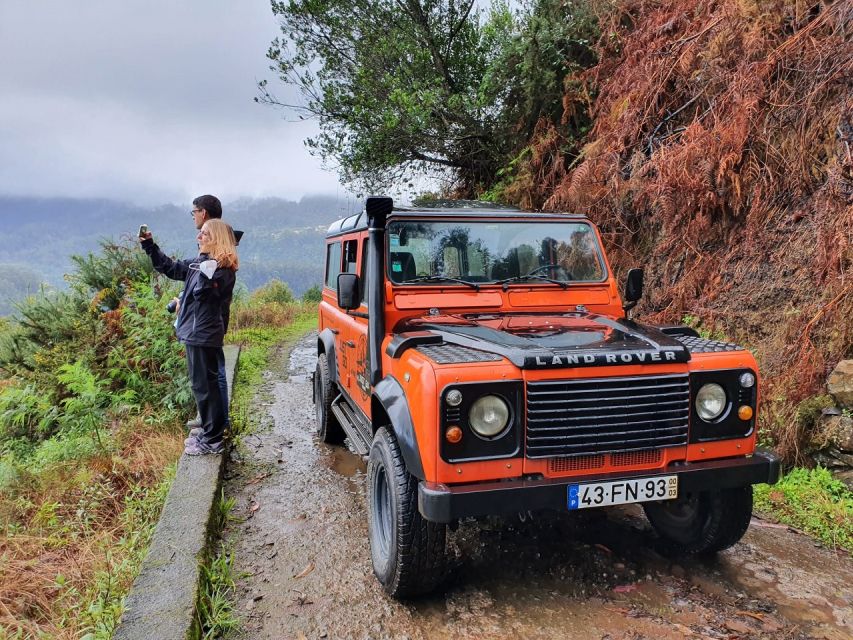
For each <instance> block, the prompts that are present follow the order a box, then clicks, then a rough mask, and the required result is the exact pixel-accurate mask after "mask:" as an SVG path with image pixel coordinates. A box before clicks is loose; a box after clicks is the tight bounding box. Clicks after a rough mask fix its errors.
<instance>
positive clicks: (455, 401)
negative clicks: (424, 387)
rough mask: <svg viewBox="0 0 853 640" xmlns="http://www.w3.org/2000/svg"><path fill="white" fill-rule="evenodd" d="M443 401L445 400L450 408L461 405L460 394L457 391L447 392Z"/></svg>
mask: <svg viewBox="0 0 853 640" xmlns="http://www.w3.org/2000/svg"><path fill="white" fill-rule="evenodd" d="M444 399H445V400H447V404H449V405H450V406H451V407H458V406H459V405H460V404H462V392H461V391H460V390H459V389H451V390H450V391H448V392H447V395H446V396H445V397H444Z"/></svg>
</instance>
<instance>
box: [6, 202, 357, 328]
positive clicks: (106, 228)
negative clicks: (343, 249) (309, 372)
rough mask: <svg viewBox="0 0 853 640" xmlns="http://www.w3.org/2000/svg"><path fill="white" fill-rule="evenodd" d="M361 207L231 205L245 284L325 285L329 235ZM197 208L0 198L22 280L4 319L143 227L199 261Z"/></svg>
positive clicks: (10, 292) (14, 273) (9, 261)
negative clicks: (74, 264)
mask: <svg viewBox="0 0 853 640" xmlns="http://www.w3.org/2000/svg"><path fill="white" fill-rule="evenodd" d="M360 206H361V203H359V202H354V201H352V200H350V201H346V200H343V199H339V198H336V197H334V196H306V197H304V198H302V199H301V200H299V201H292V200H285V199H282V198H263V199H254V198H241V199H238V200H235V201H233V202H227V203H224V204H223V219H225V220H226V221H227V222H228V223H230V224H231V225H232V226H233V227H234V228H235V229H241V230H243V231H244V232H245V236H244V239H243V241H242V243H241V245H240V250H239V252H240V261H241V268H240V272H239V274H238V280H239V281H240V282H242V283H243V284H245V285H246V286H247V287H249V288H250V289H254V288H256V287H258V286H260V285H261V284H263V283H264V282H266V281H267V280H269V279H270V278H273V277H277V278H280V279H282V280H284V281H286V282H288V283H289V284H290V286H291V288H292V289H293V290H294V293H296V294H297V295H299V294H301V293H302V292H303V291H304V290H305V289H307V288H308V287H310V286H312V285H313V284H319V283H320V281H321V279H322V271H323V232H324V231H325V228H326V227H327V226H328V225H329V223H331V222H333V221H334V220H337V219H338V218H341V217H344V216H345V215H349V214H350V213H352V212H353V211H354V210H357V209H358V208H360ZM190 209H191V205H190V203H189V202H188V203H187V204H186V205H185V206H177V205H173V204H168V205H161V206H157V207H150V208H146V207H138V206H134V205H132V204H127V203H124V202H120V201H115V200H108V199H85V200H83V199H70V198H45V199H41V198H22V197H4V196H0V238H2V240H3V242H2V243H0V269H3V271H4V272H5V273H7V274H11V278H13V279H15V282H7V283H6V284H5V286H4V285H0V314H3V313H8V312H9V310H10V300H11V299H12V298H20V297H21V296H22V295H26V292H27V291H32V290H33V282H34V281H42V282H45V283H47V284H49V285H51V286H53V287H61V286H63V283H64V281H63V275H64V274H65V273H67V272H68V271H69V270H70V269H71V259H70V257H71V256H72V255H75V254H76V255H79V254H85V253H88V252H91V251H97V250H98V247H99V241H100V240H101V239H103V238H111V239H113V240H121V239H123V238H134V237H135V236H136V233H137V230H138V229H139V225H140V224H147V225H148V226H149V228H150V229H151V231H152V232H153V233H154V237H155V240H156V241H157V242H158V244H160V246H161V247H162V248H163V249H164V250H165V251H167V252H168V253H173V254H176V255H179V256H182V257H186V256H190V255H194V254H195V252H196V250H197V248H196V242H195V235H196V231H195V227H194V226H193V223H192V219H191V217H190ZM18 280H20V281H21V282H18Z"/></svg>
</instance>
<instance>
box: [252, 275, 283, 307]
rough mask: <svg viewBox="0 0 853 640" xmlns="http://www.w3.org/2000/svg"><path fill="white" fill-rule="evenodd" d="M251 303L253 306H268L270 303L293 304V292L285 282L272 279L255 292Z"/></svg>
mask: <svg viewBox="0 0 853 640" xmlns="http://www.w3.org/2000/svg"><path fill="white" fill-rule="evenodd" d="M251 302H252V303H253V304H269V303H271V302H276V303H278V304H290V303H291V302H293V292H292V291H291V290H290V287H289V286H288V285H287V283H286V282H282V281H281V280H279V279H278V278H273V279H272V280H270V281H269V282H267V283H266V284H265V285H264V286H263V287H261V288H260V289H256V290H255V292H254V293H253V294H252V297H251Z"/></svg>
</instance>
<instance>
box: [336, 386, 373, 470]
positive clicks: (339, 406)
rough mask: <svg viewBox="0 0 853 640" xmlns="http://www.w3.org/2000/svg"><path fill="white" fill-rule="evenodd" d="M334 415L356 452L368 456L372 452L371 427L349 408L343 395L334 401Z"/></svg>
mask: <svg viewBox="0 0 853 640" xmlns="http://www.w3.org/2000/svg"><path fill="white" fill-rule="evenodd" d="M332 413H333V414H335V417H336V418H337V419H338V422H339V423H340V425H341V427H342V428H343V430H344V433H346V434H347V438H349V441H350V443H351V444H352V447H353V449H355V452H356V453H357V454H358V455H360V456H366V455H367V454H368V453H369V452H370V441H371V439H372V438H371V430H370V427H369V426H368V425H366V424H365V423H364V420H363V419H362V418H361V416H359V415H358V413H357V412H356V411H354V410H353V408H352V407H350V406H349V403H348V402H347V401H346V399H345V398H344V396H343V394H340V395H339V396H338V397H337V398H335V399H334V400H333V401H332Z"/></svg>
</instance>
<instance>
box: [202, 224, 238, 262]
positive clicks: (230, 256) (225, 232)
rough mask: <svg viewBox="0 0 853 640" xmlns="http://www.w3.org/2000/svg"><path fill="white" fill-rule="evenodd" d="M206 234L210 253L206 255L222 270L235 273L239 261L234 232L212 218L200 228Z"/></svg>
mask: <svg viewBox="0 0 853 640" xmlns="http://www.w3.org/2000/svg"><path fill="white" fill-rule="evenodd" d="M201 228H202V229H203V230H205V231H207V233H208V243H209V245H210V251H208V252H207V253H208V255H209V256H210V257H211V258H213V259H214V260H216V262H217V264H218V265H219V267H221V268H222V269H233V270H234V271H237V269H238V267H239V266H240V259H239V258H238V257H237V242H236V241H235V239H234V231H232V230H231V227H229V226H228V225H227V224H225V223H224V222H222V220H219V219H218V218H213V219H211V220H208V221H207V222H205V223H204V224H203V225H202V227H201Z"/></svg>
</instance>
